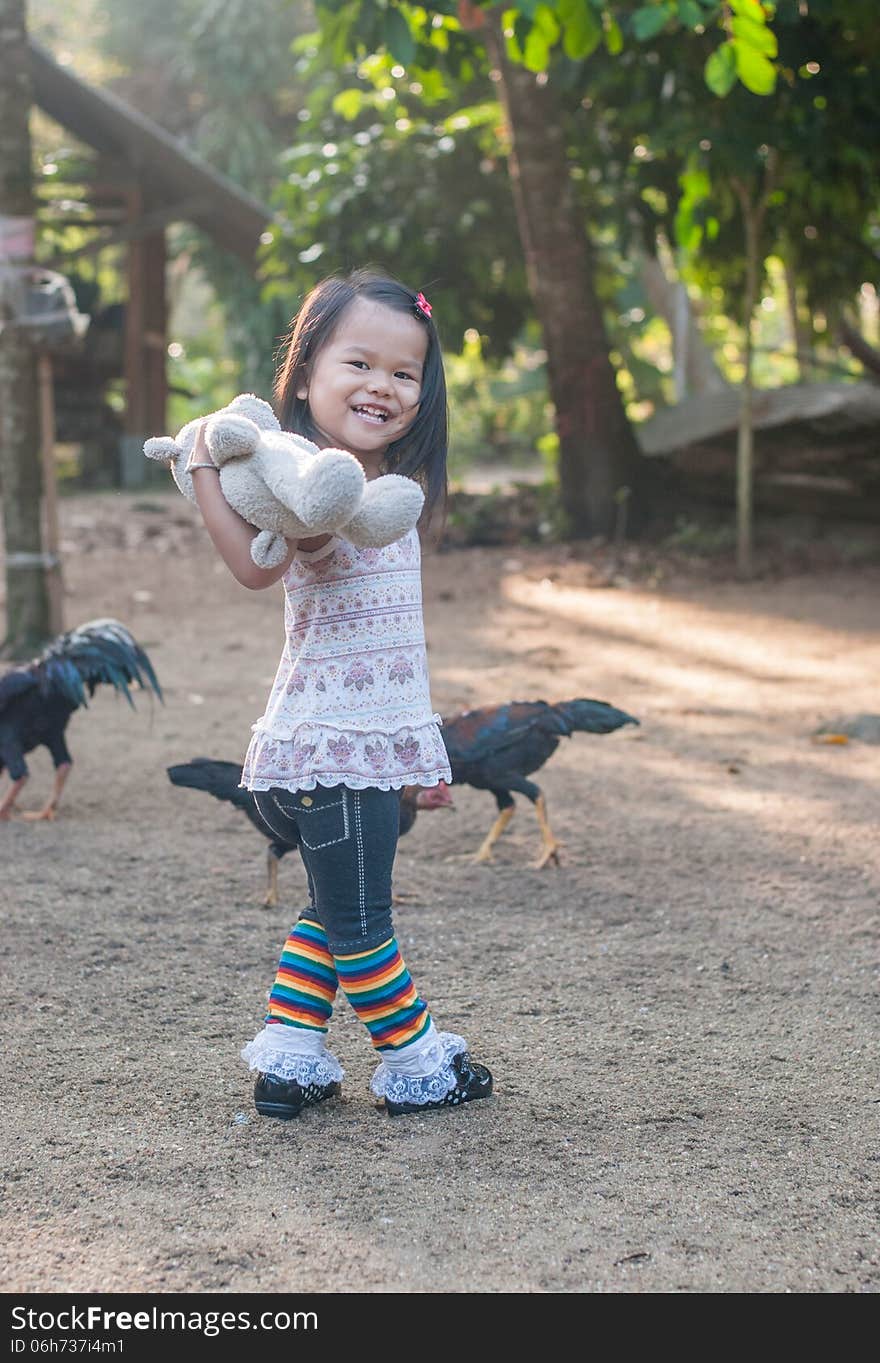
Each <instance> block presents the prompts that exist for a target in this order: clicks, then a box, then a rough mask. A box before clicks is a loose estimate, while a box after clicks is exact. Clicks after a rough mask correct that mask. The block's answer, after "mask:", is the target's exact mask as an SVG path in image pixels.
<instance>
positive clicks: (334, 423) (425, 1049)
mask: <svg viewBox="0 0 880 1363" xmlns="http://www.w3.org/2000/svg"><path fill="white" fill-rule="evenodd" d="M275 398H276V409H277V412H278V417H279V420H280V422H281V425H282V426H283V427H284V428H285V429H286V430H290V431H295V432H298V433H299V434H301V435H304V436H306V437H307V438H308V439H310V440H312V441H314V443H315V444H316V445H318V446H319V447H321V448H326V447H329V446H335V447H337V448H342V449H346V450H350V451H351V453H352V454H354V455H355V456H356V457H357V459H359V460H360V462H361V464H362V465H363V468H364V472H365V474H366V476H367V478H368V479H369V478H376V477H378V476H379V475H380V474H382V473H400V474H405V475H409V476H411V477H413V478H416V479H417V480H418V481H419V482H420V483H421V485H422V487H423V488H424V490H425V513H424V515H425V517H428V516H430V513H431V511H432V510H433V509H434V507H435V506H436V505H437V504H438V502H440V501H442V498H443V496H444V495H445V489H446V384H445V379H444V374H443V363H442V359H441V355H440V345H439V340H438V337H437V331H436V328H435V326H434V323H433V321H432V319H431V305H430V304H429V303H428V301H427V299H426V298H425V297H424V295H423V294H421V293H414V292H413V291H412V290H411V289H408V288H406V287H404V285H403V284H400V283H398V282H397V281H396V280H394V279H390V278H388V277H386V276H383V275H379V274H375V273H372V272H369V271H355V272H354V273H353V274H350V275H348V276H345V277H340V276H332V277H330V278H328V279H325V280H323V281H322V282H321V283H320V284H318V285H317V286H316V287H315V288H314V289H313V290H312V291H311V293H310V294H309V295H308V297H307V298H306V300H305V302H304V304H303V306H302V308H301V310H300V312H299V313H298V315H297V317H296V318H295V319H294V324H293V326H292V329H291V332H290V335H289V338H288V342H287V351H286V357H285V359H284V362H283V364H282V365H281V367H280V369H279V372H278V377H277V380H276V385H275ZM189 468H190V470H191V471H193V486H194V487H195V490H196V497H197V499H198V504H199V508H200V510H201V512H202V516H203V518H204V521H205V525H206V527H207V529H208V532H209V534H210V536H211V539H212V540H213V542H214V545H215V546H216V548H217V549H218V551H219V552H220V554H221V556H222V558H223V560H224V561H225V563H226V564H227V566H228V567H229V568H230V570H231V572H232V573H233V575H234V576H235V577H236V578H237V580H238V581H239V582H241V583H242V584H243V585H244V586H245V587H250V588H253V589H256V590H260V589H262V588H265V587H269V586H271V585H272V584H273V583H274V582H277V581H278V579H279V578H281V579H282V581H283V583H284V590H285V597H286V600H285V630H286V643H285V647H284V651H283V653H282V656H281V662H280V664H279V667H278V672H277V674H276V677H275V681H274V684H273V686H272V691H271V693H270V696H269V701H268V704H267V706H266V711H265V713H264V715H263V716H262V718H261V719H259V720H258V721H257V723H256V724H255V725H254V726H253V729H254V733H253V738H252V740H251V744H250V747H249V748H248V751H247V756H246V757H245V761H244V768H243V771H242V781H241V784H242V785H243V786H245V787H246V788H247V789H249V790H252V791H254V793H255V798H256V801H257V806H258V808H259V810H260V814H261V816H262V818H263V820H264V821H265V823H266V825H267V826H268V827H269V828H270V829H271V830H272V831H273V832H274V833H277V834H278V835H279V836H284V837H286V838H290V836H291V834H293V836H294V838H295V839H296V840H297V841H298V843H299V849H300V854H301V856H302V859H303V862H304V864H305V868H306V874H307V877H308V885H309V898H310V908H309V909H307V910H305V911H304V912H303V913H302V914H301V915H300V918H299V920H298V922H297V923H296V924H295V925H294V927H293V928H292V929H291V932H290V934H289V936H288V938H287V941H286V942H285V944H284V947H283V948H282V951H281V960H280V962H279V965H278V971H277V974H276V976H275V982H274V985H273V987H272V990H271V993H270V996H269V1005H268V1011H267V1013H266V1015H265V1018H264V1023H265V1025H264V1026H263V1028H262V1029H261V1031H260V1032H259V1033H258V1034H257V1036H256V1037H255V1038H254V1040H253V1041H251V1042H249V1043H248V1044H247V1045H246V1046H245V1047H244V1048H243V1050H242V1052H241V1054H242V1058H243V1059H244V1060H246V1061H247V1062H248V1064H249V1066H250V1068H251V1070H255V1071H257V1078H256V1083H255V1085H254V1101H255V1103H256V1107H257V1111H258V1112H260V1113H262V1114H263V1115H264V1116H267V1117H280V1118H282V1119H287V1118H290V1117H295V1116H296V1115H297V1114H298V1113H299V1112H300V1111H301V1110H302V1109H303V1108H304V1107H306V1106H309V1105H310V1104H313V1103H319V1102H321V1101H322V1100H324V1099H326V1098H330V1097H332V1096H333V1095H335V1094H338V1093H339V1084H340V1080H341V1079H342V1077H343V1071H342V1067H341V1066H340V1064H339V1062H338V1060H337V1059H336V1057H335V1056H334V1055H333V1054H332V1053H331V1052H330V1051H329V1050H328V1049H327V1046H326V1038H327V1031H328V1023H329V1021H330V1015H331V1013H332V1010H333V1002H334V999H335V997H336V992H337V990H338V989H339V988H340V987H341V988H342V991H343V993H344V994H345V996H346V997H347V999H348V1001H349V1003H350V1004H351V1006H352V1008H353V1009H354V1010H355V1012H356V1013H357V1015H358V1017H359V1018H360V1020H361V1021H362V1022H363V1024H364V1026H365V1027H366V1028H367V1031H368V1033H369V1036H370V1040H371V1041H372V1044H373V1046H374V1047H375V1049H376V1051H377V1052H378V1055H379V1059H380V1063H379V1065H378V1068H377V1069H376V1071H375V1073H374V1075H373V1079H372V1083H371V1088H372V1090H373V1092H374V1093H375V1094H376V1095H377V1096H378V1097H380V1098H384V1100H385V1108H386V1111H387V1112H388V1113H389V1114H391V1115H398V1114H400V1113H410V1112H424V1111H426V1110H428V1109H431V1108H443V1107H454V1106H457V1105H458V1104H459V1103H466V1102H469V1101H470V1100H472V1099H474V1098H485V1097H488V1095H489V1094H490V1093H491V1091H492V1076H491V1074H490V1073H489V1071H488V1069H486V1067H485V1066H484V1065H478V1064H476V1063H475V1062H474V1061H472V1060H471V1058H470V1056H469V1054H468V1050H467V1043H466V1042H465V1041H464V1039H463V1038H462V1037H460V1036H457V1035H455V1034H454V1033H451V1032H440V1031H438V1030H437V1028H436V1027H435V1025H434V1020H433V1018H432V1017H431V1014H430V1012H429V1010H428V1005H427V1004H426V1003H425V1001H424V1000H423V999H422V998H421V997H420V995H419V994H418V992H417V990H416V988H415V985H414V984H413V982H412V979H411V977H410V974H409V972H408V970H407V968H406V965H405V963H404V960H403V956H402V955H401V951H400V947H399V945H398V942H397V939H396V937H395V935H394V927H393V924H392V917H391V899H392V895H391V872H392V866H393V863H394V856H395V852H396V849H397V838H398V826H399V817H400V791H401V790H402V788H403V787H404V786H411V785H421V786H435V785H436V784H437V783H438V782H439V781H449V780H450V779H451V773H450V770H449V762H448V758H447V754H446V749H445V748H444V746H443V741H442V739H441V737H440V732H439V728H438V724H439V720H440V717H439V715H436V714H434V713H433V711H432V707H431V703H430V693H429V682H428V669H427V660H426V654H425V637H424V626H423V623H422V610H421V575H420V553H419V536H418V531H417V530H412V531H410V533H409V534H408V535H405V536H404V537H403V538H402V539H400V540H398V541H397V542H396V543H394V544H391V545H389V546H388V547H387V548H385V549H357V548H355V547H354V546H353V545H351V544H349V543H347V542H346V541H345V540H344V539H341V538H340V537H338V536H332V537H331V536H326V535H325V536H322V537H318V538H315V539H312V540H300V541H299V543H291V544H290V550H289V553H288V555H287V558H286V559H285V561H284V562H283V563H282V564H280V565H279V566H278V567H277V568H273V569H261V568H258V567H257V566H256V565H255V564H254V563H253V561H252V559H251V557H250V543H251V540H252V538H253V536H254V535H255V534H256V531H255V530H254V528H253V527H252V526H250V525H248V523H247V522H246V521H244V520H242V519H241V517H239V516H238V515H237V513H236V512H235V511H233V510H232V508H231V507H230V506H229V505H228V503H227V502H226V500H225V498H224V496H223V493H222V491H221V489H220V480H219V477H217V476H215V475H216V472H217V470H216V469H215V468H214V465H213V463H212V461H211V457H210V454H209V453H208V448H207V445H206V443H205V439H204V426H202V427H201V428H200V430H199V436H198V439H197V441H196V445H195V448H194V450H193V453H192V456H191V458H190V462H189ZM212 470H213V472H212Z"/></svg>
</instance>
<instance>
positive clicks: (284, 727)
mask: <svg viewBox="0 0 880 1363" xmlns="http://www.w3.org/2000/svg"><path fill="white" fill-rule="evenodd" d="M282 581H283V583H284V591H285V606H284V625H285V633H286V636H287V638H286V642H285V647H284V652H283V653H282V655H281V662H280V663H279V665H278V671H277V673H276V676H275V681H274V682H273V684H272V690H271V692H270V694H269V700H268V703H267V705H266V711H265V714H264V715H263V716H262V717H261V718H260V719H258V720H257V722H256V724H254V725H253V738H252V739H251V742H250V746H249V747H248V751H247V756H246V757H245V760H244V766H243V770H242V774H241V782H240V784H241V785H242V786H244V787H245V788H246V789H247V790H268V789H269V788H270V787H272V786H281V787H283V788H284V789H286V790H313V789H314V788H315V785H316V784H320V785H322V786H335V785H342V784H344V785H347V786H351V787H353V788H354V789H356V790H362V789H364V788H365V787H367V786H377V787H378V788H379V789H380V790H392V789H393V790H398V789H400V787H401V786H409V785H414V786H415V785H418V786H435V785H437V783H438V781H451V780H452V773H451V772H450V769H449V758H448V756H447V753H446V748H445V747H444V745H443V739H442V738H441V737H440V729H439V725H440V716H439V715H437V714H434V713H433V712H432V709H431V699H430V687H429V680H428V660H427V655H426V652H425V630H424V624H423V621H422V579H421V553H420V546H419V537H418V532H417V531H416V530H411V531H410V532H409V534H407V535H404V537H403V538H402V539H399V540H397V541H396V542H395V543H394V544H390V545H388V546H387V547H386V548H385V549H357V548H355V546H354V545H352V544H349V543H348V541H347V540H343V539H340V538H338V537H336V538H333V539H331V540H330V541H328V543H327V544H325V545H323V546H322V548H320V549H315V550H312V551H311V552H304V551H303V550H298V551H297V553H296V556H295V558H294V560H293V562H292V563H291V565H290V567H289V568H288V569H287V572H286V573H285V574H284V577H283V578H282Z"/></svg>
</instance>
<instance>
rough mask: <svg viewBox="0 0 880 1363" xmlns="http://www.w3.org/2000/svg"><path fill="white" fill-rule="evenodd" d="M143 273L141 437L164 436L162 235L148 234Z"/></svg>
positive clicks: (165, 310)
mask: <svg viewBox="0 0 880 1363" xmlns="http://www.w3.org/2000/svg"><path fill="white" fill-rule="evenodd" d="M142 251H143V254H142V264H143V271H144V338H143V357H144V380H143V381H144V388H145V393H144V422H145V424H144V434H145V435H148V436H150V435H164V434H165V431H166V407H167V401H168V379H167V369H166V360H167V347H168V305H167V296H166V289H165V268H166V247H165V232H164V230H163V231H161V232H151V233H150V234H149V236H146V237H144V239H143V244H142Z"/></svg>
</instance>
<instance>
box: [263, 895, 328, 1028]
mask: <svg viewBox="0 0 880 1363" xmlns="http://www.w3.org/2000/svg"><path fill="white" fill-rule="evenodd" d="M338 986H339V981H338V980H337V978H336V968H335V966H334V964H333V957H332V956H331V955H330V950H329V948H328V946H327V934H326V932H325V931H324V929H323V928H322V927H321V924H320V923H315V922H313V921H312V919H310V918H301V919H300V920H299V922H298V923H295V924H294V926H293V927H292V928H291V931H290V936H289V937H288V939H287V941H286V942H285V943H284V946H283V948H282V950H281V959H280V961H279V962H278V970H277V972H276V975H275V983H274V984H273V985H272V990H271V993H270V994H269V1009H268V1012H267V1013H266V1022H286V1023H288V1025H289V1026H291V1027H316V1028H317V1029H318V1030H319V1031H321V1032H326V1031H327V1025H328V1023H329V1022H330V1017H331V1014H332V1012H333V1000H334V999H335V998H336V990H337V988H338Z"/></svg>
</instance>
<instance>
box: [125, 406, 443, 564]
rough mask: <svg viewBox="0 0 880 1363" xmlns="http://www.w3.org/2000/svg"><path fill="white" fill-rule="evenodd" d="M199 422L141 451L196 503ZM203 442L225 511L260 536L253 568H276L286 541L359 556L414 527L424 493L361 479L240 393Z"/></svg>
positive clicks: (355, 468)
mask: <svg viewBox="0 0 880 1363" xmlns="http://www.w3.org/2000/svg"><path fill="white" fill-rule="evenodd" d="M200 420H203V418H198V419H196V420H193V421H189V422H187V424H186V425H185V426H183V427H182V428H181V429H180V431H178V433H177V436H176V437H171V436H155V437H153V438H152V439H150V440H147V441H146V442H145V444H144V454H145V455H146V456H147V458H148V459H157V460H160V461H161V462H163V463H165V464H167V465H168V466H169V467H170V469H171V474H172V477H173V478H174V481H175V483H176V484H177V486H178V488H179V489H180V491H181V492H182V493H183V495H184V496H185V497H187V498H188V499H189V501H191V502H193V503H194V502H195V500H196V497H195V492H194V490H193V485H192V477H191V475H190V474H189V473H187V471H186V463H187V460H188V459H189V456H190V454H191V452H192V449H193V446H194V445H195V440H196V430H197V428H198V424H199V421H200ZM207 420H208V426H207V429H206V431H205V440H206V442H207V445H208V449H209V451H210V453H211V458H212V459H213V460H214V463H215V464H216V465H217V467H218V468H219V469H220V486H221V488H222V491H223V495H224V497H225V498H226V500H227V502H228V503H229V505H230V506H231V507H233V508H234V510H236V511H237V512H238V514H239V515H240V516H242V517H243V518H244V519H245V520H246V521H248V523H249V524H250V525H253V526H255V527H256V529H257V530H258V531H259V533H258V534H257V535H256V536H255V537H254V540H253V542H252V544H251V558H252V559H253V560H254V563H256V564H257V565H258V567H260V568H274V567H275V566H276V565H277V564H279V563H281V562H283V560H284V557H285V555H286V553H287V543H286V541H287V540H297V539H308V538H310V537H311V536H313V535H326V534H331V535H336V534H338V535H341V536H342V537H343V538H345V539H347V540H348V541H349V542H350V543H351V544H354V545H356V546H357V547H358V548H362V549H378V548H383V547H384V546H385V545H387V544H392V543H393V542H394V541H395V540H398V539H400V538H401V536H402V535H405V534H406V533H407V531H409V530H411V529H412V528H413V526H415V524H416V522H417V521H418V519H419V516H420V515H421V511H422V507H423V505H424V500H425V498H424V493H423V492H422V489H421V488H420V487H419V485H418V483H416V482H415V481H414V480H413V479H412V478H404V477H403V476H402V475H400V474H397V473H385V474H382V476H381V477H379V478H374V479H371V480H369V481H368V480H367V478H366V476H365V475H364V471H363V468H362V467H361V465H360V463H359V462H358V460H357V459H356V458H355V457H354V455H353V454H350V453H349V452H348V451H347V450H338V449H325V450H319V449H318V447H317V445H314V444H312V442H311V441H310V440H306V439H305V437H304V436H301V435H294V434H292V433H291V432H289V431H283V430H282V429H281V426H280V423H279V421H278V418H277V417H276V416H275V413H274V412H273V410H272V408H271V407H270V406H269V404H268V402H264V401H263V399H262V398H258V397H256V396H255V394H253V393H240V394H239V395H238V397H236V398H233V400H232V402H230V403H229V405H228V406H227V407H223V408H221V409H220V411H218V412H213V413H212V414H211V415H210V416H209V417H208V419H207Z"/></svg>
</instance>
